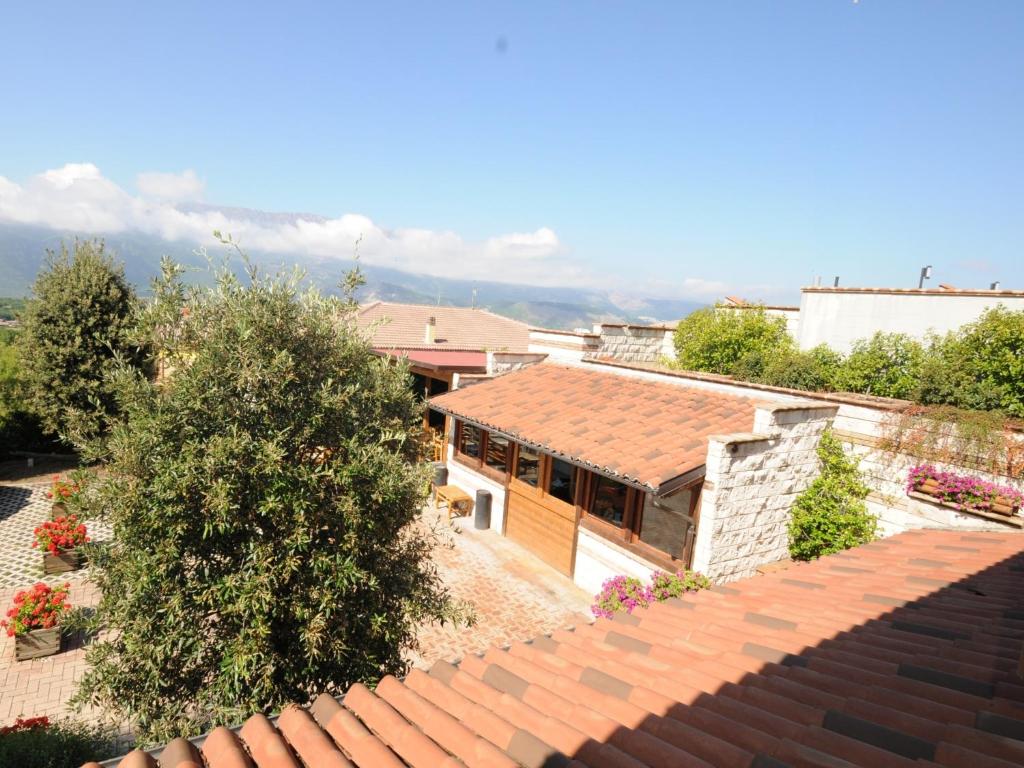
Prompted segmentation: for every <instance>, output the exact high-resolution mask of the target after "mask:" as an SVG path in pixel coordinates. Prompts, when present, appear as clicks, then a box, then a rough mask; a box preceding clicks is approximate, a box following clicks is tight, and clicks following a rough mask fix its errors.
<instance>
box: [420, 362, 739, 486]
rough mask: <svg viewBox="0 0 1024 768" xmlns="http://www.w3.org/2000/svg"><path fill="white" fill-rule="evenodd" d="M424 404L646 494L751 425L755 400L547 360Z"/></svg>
mask: <svg viewBox="0 0 1024 768" xmlns="http://www.w3.org/2000/svg"><path fill="white" fill-rule="evenodd" d="M429 402H430V407H432V408H436V409H437V410H440V411H443V412H445V413H449V414H451V415H453V416H456V417H457V418H463V419H467V420H469V421H472V422H475V423H477V424H480V425H481V426H483V427H485V428H488V429H492V430H495V431H498V432H501V433H503V434H505V435H507V436H509V437H511V438H513V439H514V440H517V441H519V442H524V443H527V444H529V445H533V446H535V447H537V448H541V449H543V450H545V451H548V452H550V453H553V454H555V455H558V456H562V457H565V458H567V459H569V460H571V461H574V462H576V463H580V464H584V465H587V466H589V467H591V468H593V469H596V470H598V471H600V472H603V473H606V474H610V475H613V476H616V477H618V478H621V479H623V480H625V481H627V482H631V483H633V484H638V485H642V486H644V487H646V488H649V489H651V490H657V489H658V488H659V486H661V485H662V484H663V483H665V482H666V481H668V480H672V479H673V478H676V477H679V476H680V475H683V474H686V473H687V472H690V471H692V470H694V469H698V468H700V467H702V466H703V465H704V463H705V459H706V456H707V446H708V437H709V436H711V435H716V434H726V433H733V432H750V431H751V430H752V429H753V427H754V401H753V400H749V399H747V398H744V397H736V396H733V395H725V394H720V393H717V392H711V391H708V390H700V389H695V388H690V387H683V386H679V385H675V384H668V383H662V382H656V381H650V380H646V379H640V378H636V377H633V376H626V375H622V374H618V373H611V372H605V371H598V370H591V369H587V368H581V367H579V366H569V365H556V364H553V363H539V364H537V365H532V366H530V367H528V368H524V369H521V370H518V371H514V372H512V373H508V374H505V375H504V376H500V377H498V378H496V379H494V380H493V381H488V382H484V383H482V384H477V385H474V386H472V387H467V388H465V389H458V390H455V391H454V392H449V393H447V394H444V395H439V396H438V397H435V398H432V399H431V400H430V401H429Z"/></svg>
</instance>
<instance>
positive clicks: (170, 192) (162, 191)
mask: <svg viewBox="0 0 1024 768" xmlns="http://www.w3.org/2000/svg"><path fill="white" fill-rule="evenodd" d="M135 186H136V187H138V190H139V192H140V193H141V194H142V196H143V197H145V198H149V199H152V200H164V201H166V202H170V203H179V202H186V201H195V200H202V199H203V192H204V191H205V189H206V182H204V181H203V180H202V179H200V178H199V176H197V175H196V172H195V171H193V170H187V171H183V172H182V173H160V172H158V171H150V172H148V173H140V174H139V175H138V176H136V177H135Z"/></svg>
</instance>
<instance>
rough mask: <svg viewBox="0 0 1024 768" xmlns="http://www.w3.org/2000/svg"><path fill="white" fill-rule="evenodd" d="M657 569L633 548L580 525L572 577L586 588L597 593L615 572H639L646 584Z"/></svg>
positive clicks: (636, 574)
mask: <svg viewBox="0 0 1024 768" xmlns="http://www.w3.org/2000/svg"><path fill="white" fill-rule="evenodd" d="M655 570H657V569H656V568H655V567H654V566H652V565H651V564H650V563H647V562H646V561H644V560H641V559H640V558H639V557H637V556H636V555H634V554H633V553H632V552H628V551H626V550H625V549H623V548H622V547H616V546H615V545H614V544H612V543H611V542H609V541H606V540H605V539H602V538H601V537H600V536H598V535H597V534H594V533H591V532H590V531H588V530H587V529H586V528H580V529H579V532H578V535H577V538H576V569H575V571H573V577H572V580H573V581H574V582H576V585H577V586H578V587H580V588H581V589H583V590H585V591H586V592H590V593H591V594H594V595H596V594H597V593H598V592H600V591H601V585H602V584H603V583H604V582H605V580H606V579H610V578H612V577H614V576H635V577H636V578H638V579H640V580H641V581H642V582H644V583H645V584H646V583H647V582H648V581H649V580H650V578H651V574H652V573H653V572H654V571H655Z"/></svg>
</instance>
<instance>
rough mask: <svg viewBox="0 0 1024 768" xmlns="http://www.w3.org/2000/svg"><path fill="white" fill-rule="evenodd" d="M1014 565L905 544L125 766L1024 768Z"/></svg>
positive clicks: (1013, 540) (961, 539) (950, 537)
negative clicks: (940, 767) (1012, 767)
mask: <svg viewBox="0 0 1024 768" xmlns="http://www.w3.org/2000/svg"><path fill="white" fill-rule="evenodd" d="M1022 551H1024V534H1012V533H1011V534H989V533H986V534H972V533H961V532H955V531H912V532H907V533H903V534H900V535H898V536H893V537H892V538H889V539H883V540H880V541H876V542H874V543H872V544H868V545H866V546H863V547H859V548H857V549H853V550H850V551H848V552H843V553H840V554H836V555H831V556H829V557H823V558H821V559H820V560H817V561H815V562H813V563H809V564H804V565H799V566H794V567H791V568H789V569H788V570H784V571H776V572H774V573H772V574H770V575H765V576H756V577H754V578H750V579H746V580H744V581H740V582H736V583H733V584H730V585H728V586H726V587H715V588H712V590H710V591H703V592H695V593H688V594H686V595H684V596H683V597H682V598H672V599H669V600H668V601H666V602H663V603H656V604H654V605H652V606H651V607H650V608H646V609H639V610H637V611H636V612H635V613H633V614H617V615H616V617H615V618H614V619H599V620H598V621H597V622H595V623H594V624H589V625H585V626H579V627H575V628H573V629H567V630H563V631H558V632H555V633H553V634H551V635H550V636H544V637H538V638H535V639H533V640H532V641H528V642H516V643H513V644H512V645H511V646H510V647H508V648H506V649H498V648H491V649H490V650H488V651H487V652H486V653H485V654H483V656H469V657H467V658H465V659H463V660H462V661H460V662H459V663H458V664H455V665H453V664H449V663H447V662H439V663H437V664H435V665H434V666H433V668H432V669H431V670H430V672H429V673H427V672H424V671H422V670H413V671H412V672H410V673H409V675H408V676H407V677H406V678H405V679H404V680H401V681H400V680H398V679H396V678H394V677H385V678H384V679H383V680H381V681H380V683H379V684H378V685H377V687H376V689H375V690H374V691H370V690H369V689H368V688H366V687H364V686H362V685H355V686H353V687H352V688H350V689H349V691H348V693H347V694H346V695H345V696H344V697H343V698H341V699H340V700H339V699H335V698H333V697H331V696H327V695H323V696H321V697H320V698H318V699H317V700H316V701H315V702H314V703H313V704H312V706H311V707H309V709H303V708H299V707H289V708H287V709H285V711H284V712H283V713H282V714H281V716H280V718H279V719H277V720H276V721H273V720H269V719H268V718H266V717H264V716H263V715H255V716H253V717H252V718H250V719H249V720H248V721H247V722H246V723H245V725H243V726H242V727H241V729H239V730H237V732H234V731H231V730H228V729H227V728H218V729H216V730H215V731H213V732H212V733H210V734H209V735H207V736H205V737H202V738H199V739H196V740H195V741H194V742H188V741H185V740H184V739H177V740H175V741H174V742H171V744H169V745H168V746H167V747H166V748H164V749H163V750H162V751H160V750H154V752H155V753H156V754H157V756H158V757H157V759H154V758H153V757H151V756H150V755H148V754H146V753H143V752H138V751H137V752H135V753H132V754H131V755H129V756H127V757H125V758H123V759H122V760H121V761H120V762H119V763H118V765H119V766H120V768H147V767H148V768H153V767H154V766H156V765H157V760H158V761H159V766H160V768H197V767H202V766H204V767H205V768H235V767H236V766H248V765H253V764H255V766H257V768H280V767H286V768H293V767H294V768H299V766H300V765H306V766H318V768H319V767H321V766H328V767H330V768H335V767H336V768H343V767H345V766H352V765H355V766H361V767H368V766H373V767H374V768H377V767H380V766H384V767H386V768H400V767H401V766H422V767H423V768H433V767H434V766H451V768H455V767H456V766H463V765H466V766H501V767H503V768H515V766H528V767H529V768H542V767H544V768H548V767H553V766H566V767H567V768H584V767H585V766H594V767H595V768H596V767H597V766H602V767H603V768H607V767H608V766H615V767H622V768H643V767H644V766H652V767H654V766H657V767H658V768H662V767H665V768H668V767H669V766H671V767H675V766H681V767H683V768H711V767H712V766H714V767H715V768H826V767H829V768H852V767H854V766H862V767H863V768H925V766H936V765H938V766H947V767H948V768H1010V767H1011V766H1020V765H1024V680H1022V679H1021V676H1020V672H1019V669H1018V665H1019V664H1020V660H1021V642H1022V639H1024V593H1022V591H1021V582H1022V577H1024V552H1022ZM249 761H252V762H249ZM300 761H301V762H300ZM90 768H96V764H95V763H93V764H90Z"/></svg>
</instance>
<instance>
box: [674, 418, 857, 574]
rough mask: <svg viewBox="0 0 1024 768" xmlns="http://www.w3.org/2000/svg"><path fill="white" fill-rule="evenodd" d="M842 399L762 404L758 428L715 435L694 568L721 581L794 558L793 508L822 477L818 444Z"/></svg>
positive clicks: (701, 509)
mask: <svg viewBox="0 0 1024 768" xmlns="http://www.w3.org/2000/svg"><path fill="white" fill-rule="evenodd" d="M837 410H838V407H837V406H834V405H824V404H822V403H815V402H806V403H800V404H793V405H764V406H761V407H759V408H758V409H757V411H756V414H755V417H754V432H753V433H744V434H736V435H722V436H718V437H713V438H711V440H710V441H709V445H708V458H707V474H706V475H705V479H704V490H703V492H702V494H701V507H700V522H699V524H698V526H697V540H696V543H695V547H694V556H693V567H694V569H695V570H697V571H700V572H702V573H703V574H705V575H706V576H708V577H709V578H711V579H712V580H714V581H715V582H718V583H723V582H727V581H734V580H736V579H740V578H743V577H745V576H750V575H752V574H753V573H754V572H755V571H756V570H757V568H758V566H760V565H763V564H765V563H770V562H774V561H776V560H782V559H785V558H787V557H789V535H788V524H789V517H790V510H791V508H792V506H793V502H794V501H795V500H796V497H797V496H799V495H800V494H801V493H802V492H803V491H804V490H806V489H807V487H808V486H809V485H810V484H811V482H812V481H813V480H814V478H815V477H817V476H818V473H819V466H818V457H817V453H816V448H817V446H818V441H819V440H820V439H821V434H822V432H824V431H825V429H826V428H827V427H828V426H829V425H830V424H831V423H832V420H833V418H834V417H835V415H836V411H837Z"/></svg>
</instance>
